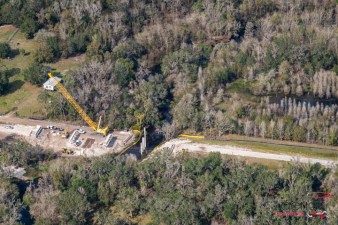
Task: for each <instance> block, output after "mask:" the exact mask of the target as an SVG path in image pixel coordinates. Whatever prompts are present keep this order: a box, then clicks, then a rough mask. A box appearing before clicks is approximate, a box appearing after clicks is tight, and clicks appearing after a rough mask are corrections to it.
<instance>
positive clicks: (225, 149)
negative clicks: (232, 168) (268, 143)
mask: <svg viewBox="0 0 338 225" xmlns="http://www.w3.org/2000/svg"><path fill="white" fill-rule="evenodd" d="M172 146H173V147H174V151H181V150H183V149H184V150H187V151H189V152H220V153H221V154H226V155H235V156H245V157H253V158H260V159H271V160H280V161H291V160H298V161H300V162H303V163H320V164H322V165H324V166H327V167H331V166H333V165H335V164H337V161H332V160H326V159H320V158H307V157H303V156H293V155H286V154H272V153H264V152H256V151H254V150H251V149H247V148H240V147H234V146H230V145H222V146H221V145H210V144H203V143H193V142H192V141H190V140H187V139H183V138H176V139H173V140H170V141H168V142H166V143H164V144H163V145H162V146H161V147H159V148H158V149H163V148H165V147H169V148H170V147H172Z"/></svg>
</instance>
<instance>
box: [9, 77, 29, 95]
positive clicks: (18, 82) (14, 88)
mask: <svg viewBox="0 0 338 225" xmlns="http://www.w3.org/2000/svg"><path fill="white" fill-rule="evenodd" d="M24 83H25V82H23V81H22V80H15V81H13V82H11V83H9V84H8V88H7V91H6V92H5V95H7V94H11V93H14V92H15V91H17V90H19V89H20V88H21V87H22V85H24Z"/></svg>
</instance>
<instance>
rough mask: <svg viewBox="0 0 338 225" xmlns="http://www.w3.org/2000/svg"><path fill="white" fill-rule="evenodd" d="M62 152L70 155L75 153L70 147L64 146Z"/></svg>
mask: <svg viewBox="0 0 338 225" xmlns="http://www.w3.org/2000/svg"><path fill="white" fill-rule="evenodd" d="M61 152H62V153H64V154H68V155H73V154H74V151H73V150H71V149H68V148H62V149H61Z"/></svg>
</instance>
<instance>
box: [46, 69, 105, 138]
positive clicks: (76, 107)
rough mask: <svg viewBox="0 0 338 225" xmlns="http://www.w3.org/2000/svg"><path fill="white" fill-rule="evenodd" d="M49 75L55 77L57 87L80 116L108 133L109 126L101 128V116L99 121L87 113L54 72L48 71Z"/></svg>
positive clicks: (97, 129)
mask: <svg viewBox="0 0 338 225" xmlns="http://www.w3.org/2000/svg"><path fill="white" fill-rule="evenodd" d="M48 76H49V77H50V78H51V79H53V81H54V82H55V84H56V87H57V88H58V90H59V91H60V92H61V94H62V95H63V96H64V97H65V98H66V99H67V100H68V102H69V103H70V104H71V105H72V106H73V107H74V108H75V110H76V111H77V112H78V113H79V114H80V116H81V117H82V118H83V119H84V121H86V123H87V124H88V125H89V126H90V127H91V128H92V129H93V130H94V131H96V132H97V133H100V134H103V135H104V136H106V135H107V133H108V126H106V127H105V128H101V117H100V120H99V123H98V124H97V123H96V122H94V121H93V120H92V119H91V118H90V117H89V116H88V115H87V113H86V112H85V111H84V110H83V109H82V107H81V106H80V105H79V104H78V103H77V102H76V101H75V100H74V98H73V97H72V96H71V94H70V93H69V92H68V91H67V89H66V88H64V87H63V85H62V84H61V83H60V82H59V81H58V80H57V79H56V78H55V77H54V76H53V74H52V73H48Z"/></svg>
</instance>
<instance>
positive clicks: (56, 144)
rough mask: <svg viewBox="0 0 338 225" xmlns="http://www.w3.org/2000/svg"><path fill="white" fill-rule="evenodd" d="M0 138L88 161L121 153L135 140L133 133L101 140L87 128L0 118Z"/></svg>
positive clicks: (115, 132)
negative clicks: (14, 137) (17, 139)
mask: <svg viewBox="0 0 338 225" xmlns="http://www.w3.org/2000/svg"><path fill="white" fill-rule="evenodd" d="M0 135H1V137H5V136H10V135H17V136H20V137H22V138H24V139H25V140H26V141H28V142H29V143H31V144H32V145H40V146H41V147H43V148H46V149H52V150H54V151H55V152H60V153H63V154H64V155H77V156H88V157H90V156H100V155H103V154H107V153H115V154H118V153H121V151H123V150H124V149H126V148H127V147H128V146H130V145H131V144H132V143H133V142H134V140H135V137H136V135H135V134H134V132H133V131H114V132H111V133H109V134H108V135H107V136H105V137H104V136H103V135H101V134H98V133H96V132H95V131H92V130H91V128H89V127H84V126H81V127H80V126H76V125H70V124H68V123H67V124H65V123H53V122H50V121H44V120H30V119H20V118H15V117H11V116H1V117H0Z"/></svg>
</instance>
